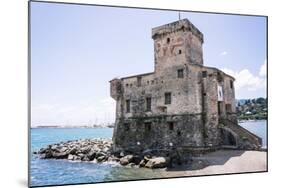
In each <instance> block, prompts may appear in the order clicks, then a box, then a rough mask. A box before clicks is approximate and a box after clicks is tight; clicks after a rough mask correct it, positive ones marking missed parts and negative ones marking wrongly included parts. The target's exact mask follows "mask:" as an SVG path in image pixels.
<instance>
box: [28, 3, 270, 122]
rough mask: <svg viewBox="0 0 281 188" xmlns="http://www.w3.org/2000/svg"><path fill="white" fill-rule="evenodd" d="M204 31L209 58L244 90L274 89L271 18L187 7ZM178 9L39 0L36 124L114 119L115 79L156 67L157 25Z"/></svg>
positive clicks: (35, 12) (34, 52)
mask: <svg viewBox="0 0 281 188" xmlns="http://www.w3.org/2000/svg"><path fill="white" fill-rule="evenodd" d="M181 17H182V18H188V19H189V20H190V21H191V22H192V23H193V24H194V25H195V26H196V27H197V28H198V29H199V30H200V31H201V32H202V33H203V34H204V39H205V41H204V45H203V54H204V65H206V66H212V67H217V68H220V69H222V70H224V71H225V72H227V73H229V74H231V75H232V76H234V77H235V78H236V82H235V87H236V98H238V99H242V98H255V97H265V96H266V18H265V17H252V16H251V17H249V16H233V15H222V14H206V13H204V14H203V13H190V12H182V13H181ZM177 19H178V12H176V11H159V10H143V9H128V8H111V7H97V6H83V5H67V4H53V3H38V2H32V3H31V87H32V89H31V99H32V101H31V110H32V111H31V115H32V126H35V125H49V124H60V125H65V124H69V125H74V124H75V125H77V124H92V123H108V122H113V121H114V117H115V116H114V114H115V103H114V100H113V99H111V98H110V96H109V82H108V81H109V80H111V79H112V78H114V77H123V76H128V75H134V74H138V73H146V72H151V71H153V68H154V62H153V60H154V58H153V40H152V39H151V29H152V28H153V27H156V26H160V25H163V24H166V23H170V22H173V21H176V20H177Z"/></svg>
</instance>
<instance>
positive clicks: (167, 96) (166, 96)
mask: <svg viewBox="0 0 281 188" xmlns="http://www.w3.org/2000/svg"><path fill="white" fill-rule="evenodd" d="M171 102H172V98H171V93H165V104H171Z"/></svg>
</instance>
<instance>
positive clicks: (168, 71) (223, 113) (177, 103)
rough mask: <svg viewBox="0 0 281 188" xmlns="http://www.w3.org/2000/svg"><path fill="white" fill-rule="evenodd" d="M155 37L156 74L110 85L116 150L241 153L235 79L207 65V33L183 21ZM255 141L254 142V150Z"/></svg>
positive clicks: (156, 32) (155, 30)
mask: <svg viewBox="0 0 281 188" xmlns="http://www.w3.org/2000/svg"><path fill="white" fill-rule="evenodd" d="M152 38H153V40H154V58H155V59H154V63H155V70H154V72H151V73H146V74H141V75H135V76H130V77H124V78H121V79H113V80H111V81H110V85H111V88H110V89H111V91H110V92H111V96H112V97H113V98H114V99H115V100H116V122H115V128H114V135H113V147H114V150H129V151H130V150H132V151H135V150H145V149H169V148H178V147H181V148H182V147H184V148H189V149H190V148H218V147H221V146H223V145H225V144H227V145H232V146H233V147H237V148H242V145H243V144H241V143H243V142H242V141H240V140H241V139H240V137H239V136H240V135H241V133H237V131H233V129H231V128H229V127H228V122H231V123H234V124H236V125H237V127H236V128H237V130H238V129H239V130H240V131H242V132H243V131H244V130H242V129H241V127H240V126H239V125H238V124H237V118H236V114H235V112H236V110H235V109H236V108H235V90H234V78H233V77H231V76H229V75H227V74H225V73H224V72H222V71H220V70H218V69H216V68H211V67H206V66H203V51H202V45H203V41H204V39H203V34H202V33H201V32H200V31H199V30H198V29H197V28H196V27H195V26H194V25H193V24H192V23H191V22H189V21H188V20H187V19H183V20H179V21H177V22H173V23H170V24H167V25H163V26H160V27H156V28H153V29H152ZM238 132H239V131H238ZM229 135H230V136H229ZM254 136H255V135H254ZM245 137H247V136H245V134H243V138H244V139H245ZM246 139H247V138H246ZM248 140H251V139H248ZM252 140H254V139H252ZM256 140H257V141H256V142H254V141H249V143H250V144H252V145H254V146H253V148H254V149H257V148H259V147H260V139H259V138H258V137H256Z"/></svg>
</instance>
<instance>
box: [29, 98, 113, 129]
mask: <svg viewBox="0 0 281 188" xmlns="http://www.w3.org/2000/svg"><path fill="white" fill-rule="evenodd" d="M31 111H32V112H31V113H32V125H33V126H36V125H50V124H60V125H85V124H88V123H89V122H91V123H98V124H100V123H109V122H114V120H115V100H113V99H112V98H110V97H108V98H104V99H101V100H94V99H93V100H91V101H89V100H84V101H80V102H78V103H73V104H67V105H66V104H35V103H33V105H32V108H31Z"/></svg>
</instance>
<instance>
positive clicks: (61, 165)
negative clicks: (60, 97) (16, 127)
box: [30, 121, 267, 186]
mask: <svg viewBox="0 0 281 188" xmlns="http://www.w3.org/2000/svg"><path fill="white" fill-rule="evenodd" d="M240 125H242V126H243V127H244V128H246V129H248V130H249V131H251V132H253V133H255V134H257V135H258V136H260V137H262V138H263V146H264V147H266V126H267V125H266V121H256V122H245V123H240ZM112 133H113V129H112V128H95V129H94V128H69V129H56V128H38V129H31V147H32V148H31V150H32V151H38V150H39V149H40V148H42V147H44V146H46V145H48V144H54V143H58V142H61V141H67V140H76V139H83V138H111V137H112ZM30 163H31V174H30V175H31V184H32V186H43V185H61V184H77V183H93V182H105V181H120V180H133V179H150V178H159V177H161V174H160V173H159V169H155V170H150V169H144V168H140V169H138V168H126V167H121V166H119V165H116V164H96V163H91V162H88V163H87V162H69V161H67V160H42V159H39V158H38V157H36V155H33V154H32V155H31V162H30Z"/></svg>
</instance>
